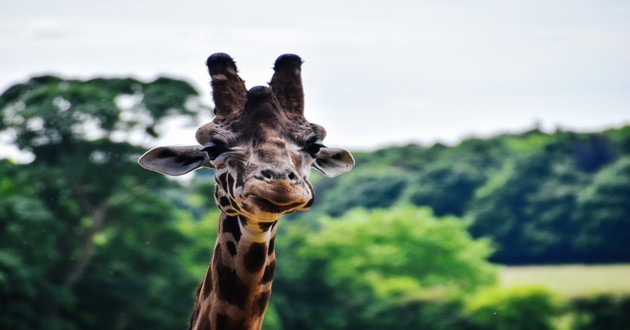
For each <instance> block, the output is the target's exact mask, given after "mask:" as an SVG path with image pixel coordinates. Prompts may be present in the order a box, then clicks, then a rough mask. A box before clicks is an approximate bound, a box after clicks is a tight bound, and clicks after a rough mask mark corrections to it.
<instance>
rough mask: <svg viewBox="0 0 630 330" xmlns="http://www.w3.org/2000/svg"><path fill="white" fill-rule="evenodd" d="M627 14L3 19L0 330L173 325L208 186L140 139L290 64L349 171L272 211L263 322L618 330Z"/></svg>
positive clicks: (498, 6)
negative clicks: (236, 73)
mask: <svg viewBox="0 0 630 330" xmlns="http://www.w3.org/2000/svg"><path fill="white" fill-rule="evenodd" d="M629 35H630V4H628V3H626V2H624V1H599V2H594V1H579V2H575V1H555V2H548V1H512V2H504V1H486V2H482V3H474V2H462V1H388V2H378V1H373V2H370V3H364V2H360V1H346V2H342V3H340V2H338V1H336V2H333V1H328V0H325V1H319V2H314V3H305V4H296V3H295V2H288V1H285V0H278V1H273V0H272V1H267V2H249V1H240V2H238V3H230V2H222V3H213V2H204V3H202V2H197V1H189V0H181V1H177V2H174V3H167V2H159V1H143V0H140V1H133V2H129V1H118V0H115V1H108V2H102V3H89V2H80V1H76V0H55V1H43V0H30V1H22V2H19V3H17V2H6V1H5V2H2V3H0V93H1V95H0V328H1V329H181V328H184V327H185V325H186V322H187V319H188V316H189V313H190V311H191V309H192V304H193V293H194V290H195V288H196V286H197V284H198V281H200V280H201V278H202V277H203V274H204V272H205V270H206V267H207V263H208V261H209V260H210V257H211V253H212V251H211V250H212V247H213V245H214V239H215V236H216V227H217V218H218V212H217V208H216V205H215V204H214V200H213V190H214V186H213V184H214V182H213V180H212V174H213V173H212V171H210V170H200V171H197V172H195V173H193V174H191V175H188V176H186V177H184V178H182V179H181V180H169V179H167V178H165V177H163V176H161V175H158V174H155V173H151V172H148V171H146V170H143V169H141V168H140V167H139V166H138V165H137V164H136V160H137V158H138V156H139V155H141V154H142V153H143V152H144V151H145V150H146V149H147V148H150V147H154V146H158V145H163V144H175V145H177V144H181V145H187V144H194V143H195V139H194V131H195V129H196V128H197V127H198V126H199V125H201V124H203V123H204V122H206V121H208V120H211V118H212V115H211V114H212V102H211V98H210V93H211V90H210V88H209V84H208V81H209V78H208V75H207V71H206V68H205V66H204V61H205V59H206V57H207V56H208V55H210V54H212V53H214V52H226V53H229V54H230V55H231V56H233V57H234V58H235V60H236V62H237V65H238V67H239V70H240V73H241V76H242V77H243V79H245V80H246V84H247V86H248V87H253V86H256V85H264V84H266V83H267V82H268V81H269V79H270V78H271V74H272V72H273V71H272V67H273V62H274V60H275V58H276V57H277V56H278V55H280V54H283V53H288V52H291V53H296V54H299V55H300V56H301V57H302V59H303V60H304V61H305V63H304V65H303V79H304V84H305V92H306V116H307V118H308V119H309V120H311V121H313V122H316V123H318V124H321V125H323V126H325V127H326V128H327V130H328V132H329V135H328V138H327V140H326V144H327V145H330V146H339V147H345V148H349V149H350V150H352V151H353V154H354V155H355V158H356V161H357V166H356V168H355V169H354V170H353V171H352V172H350V173H349V174H346V175H344V176H341V177H339V178H335V179H327V178H323V177H321V176H319V175H317V174H316V173H314V174H313V177H312V181H313V184H314V186H315V190H316V192H317V202H316V205H315V206H314V207H313V208H312V209H311V210H310V211H308V212H305V213H297V214H292V215H290V216H288V217H286V218H285V219H283V220H282V225H281V226H280V227H279V233H278V239H277V240H276V242H277V254H278V267H277V272H276V280H275V282H274V291H273V295H272V298H271V302H270V307H269V310H268V312H267V315H266V317H265V325H264V329H268V330H269V329H284V330H288V329H628V328H630V203H628V201H630V61H629V60H628V59H630V42H628V41H629V39H628V36H629Z"/></svg>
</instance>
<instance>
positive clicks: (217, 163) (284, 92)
mask: <svg viewBox="0 0 630 330" xmlns="http://www.w3.org/2000/svg"><path fill="white" fill-rule="evenodd" d="M206 65H207V67H208V71H209V73H210V77H211V86H212V94H213V100H214V104H215V109H214V113H215V117H214V119H213V120H212V121H211V122H209V123H207V124H205V125H203V126H201V127H200V128H199V129H198V130H197V133H196V136H195V137H196V140H197V142H198V143H199V145H195V146H170V147H157V148H154V149H151V150H149V151H147V152H146V153H145V154H144V155H142V156H141V157H140V160H139V163H140V165H141V166H143V167H145V168H147V169H149V170H153V171H156V172H160V173H163V174H167V175H181V174H185V173H188V172H190V171H192V170H195V169H198V168H202V167H209V168H212V169H214V171H215V173H214V178H215V181H216V189H215V195H214V198H215V200H216V203H217V206H218V207H219V209H220V211H221V215H220V218H219V229H218V234H217V241H216V244H215V247H214V252H213V255H212V259H211V261H210V264H209V266H208V271H207V273H206V275H205V276H204V279H203V280H202V281H201V284H200V285H199V287H198V289H197V296H196V303H195V307H194V310H193V312H192V315H191V317H190V321H189V326H188V329H194V330H205V329H260V328H261V326H262V321H263V317H264V313H265V310H266V307H267V303H268V300H269V297H270V294H271V285H272V282H273V275H274V270H275V264H276V257H275V251H274V240H275V236H276V230H277V221H278V219H279V218H280V217H281V216H282V215H284V214H287V213H291V212H294V211H298V210H306V209H308V208H309V207H310V206H311V205H312V204H313V201H314V191H313V187H312V185H311V184H310V182H309V175H310V170H311V167H313V168H315V169H316V170H318V171H320V172H322V173H323V174H324V175H326V176H328V177H334V176H337V175H339V174H342V173H345V172H347V171H349V170H351V169H352V167H353V166H354V159H353V157H352V155H351V154H350V153H349V152H348V151H346V150H344V149H340V148H328V147H326V146H324V145H323V143H322V141H323V140H324V138H325V136H326V130H325V129H324V128H323V127H322V126H319V125H317V124H314V123H310V122H309V121H307V120H306V119H305V118H304V92H303V87H302V78H301V67H302V59H301V58H300V57H299V56H297V55H294V54H285V55H282V56H280V57H278V59H277V60H276V61H275V64H274V74H273V76H272V78H271V82H270V83H269V87H266V86H256V87H253V88H251V89H250V90H247V89H246V88H245V83H244V81H243V80H242V79H241V78H240V77H239V75H238V70H237V68H236V64H235V62H234V60H233V59H232V58H231V57H230V56H229V55H227V54H224V53H216V54H213V55H211V56H210V57H208V60H207V61H206Z"/></svg>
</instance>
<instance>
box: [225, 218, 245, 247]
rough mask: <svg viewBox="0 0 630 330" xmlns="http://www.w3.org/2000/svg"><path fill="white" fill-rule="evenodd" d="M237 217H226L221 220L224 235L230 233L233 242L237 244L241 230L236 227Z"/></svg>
mask: <svg viewBox="0 0 630 330" xmlns="http://www.w3.org/2000/svg"><path fill="white" fill-rule="evenodd" d="M237 221H238V220H237V217H235V216H226V217H225V219H223V222H222V227H223V232H224V233H230V234H232V236H234V240H236V241H237V242H238V241H239V240H240V239H241V228H239V226H238V222H237Z"/></svg>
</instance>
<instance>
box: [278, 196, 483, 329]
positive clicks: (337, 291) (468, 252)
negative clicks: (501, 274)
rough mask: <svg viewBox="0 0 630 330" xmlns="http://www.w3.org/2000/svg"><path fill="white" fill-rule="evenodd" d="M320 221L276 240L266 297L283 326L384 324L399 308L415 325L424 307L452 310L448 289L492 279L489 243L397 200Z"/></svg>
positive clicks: (459, 289)
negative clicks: (271, 292)
mask: <svg viewBox="0 0 630 330" xmlns="http://www.w3.org/2000/svg"><path fill="white" fill-rule="evenodd" d="M318 224H319V229H318V230H317V231H316V232H312V229H311V230H310V231H311V232H309V230H305V229H303V227H302V226H300V225H298V224H292V225H291V226H290V228H288V230H286V232H284V233H283V235H282V236H280V237H279V238H278V240H277V244H278V255H279V256H282V257H279V258H278V269H279V271H278V275H277V279H276V281H275V283H274V296H273V297H272V301H273V302H274V303H275V304H276V306H277V307H278V308H277V310H278V313H279V314H280V316H281V318H282V323H283V324H284V325H285V326H286V327H287V328H289V329H385V328H392V327H389V326H391V325H392V324H391V323H392V322H394V323H396V322H398V326H400V325H402V324H403V323H401V322H400V321H401V320H396V317H395V315H403V314H404V315H409V319H408V320H407V321H406V322H407V323H406V324H415V325H419V324H421V322H422V320H421V319H420V318H421V315H423V314H422V310H424V311H425V312H427V309H422V308H423V307H426V308H435V309H436V310H434V313H440V312H444V313H447V312H448V313H454V311H456V310H457V309H453V308H447V307H445V306H447V305H448V301H449V299H448V297H450V295H451V294H454V293H458V294H460V293H463V292H469V291H473V290H475V289H476V288H478V287H481V286H483V285H487V284H491V283H493V281H494V270H493V267H492V266H491V265H490V264H488V263H487V262H486V260H485V258H486V257H487V256H488V255H489V253H490V248H489V245H488V242H486V241H483V240H477V241H474V240H472V239H471V238H470V236H469V235H468V233H467V232H466V223H465V222H464V221H462V220H460V219H456V218H442V219H436V218H434V216H433V215H432V214H431V212H430V210H428V209H418V208H414V207H412V206H398V207H393V208H390V209H380V210H374V211H371V212H368V211H366V210H363V209H355V210H352V211H350V212H348V213H346V214H345V215H344V216H343V217H341V218H338V219H331V218H328V219H324V220H321V221H320V222H319V223H318ZM285 225H286V224H285ZM429 301H431V302H432V303H430V304H427V302H429ZM430 306H433V307H430ZM436 306H437V307H436ZM440 306H442V307H443V308H441V307H440ZM405 310H407V312H405ZM386 311H388V312H386ZM387 314H391V315H392V316H393V318H394V319H392V318H391V317H389V318H384V317H383V316H384V315H387ZM434 316H435V315H434ZM443 316H444V315H443ZM425 317H427V315H426V313H425ZM388 324H389V325H388Z"/></svg>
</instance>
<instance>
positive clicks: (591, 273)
mask: <svg viewBox="0 0 630 330" xmlns="http://www.w3.org/2000/svg"><path fill="white" fill-rule="evenodd" d="M499 278H500V281H501V286H503V287H506V288H507V287H513V286H521V285H541V286H544V287H546V288H548V289H551V290H552V291H554V292H556V293H559V294H560V295H562V296H563V297H565V298H575V297H581V296H587V295H591V294H598V293H608V294H615V295H616V294H619V295H621V294H630V264H614V265H596V266H587V265H562V266H519V267H501V268H499Z"/></svg>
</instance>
